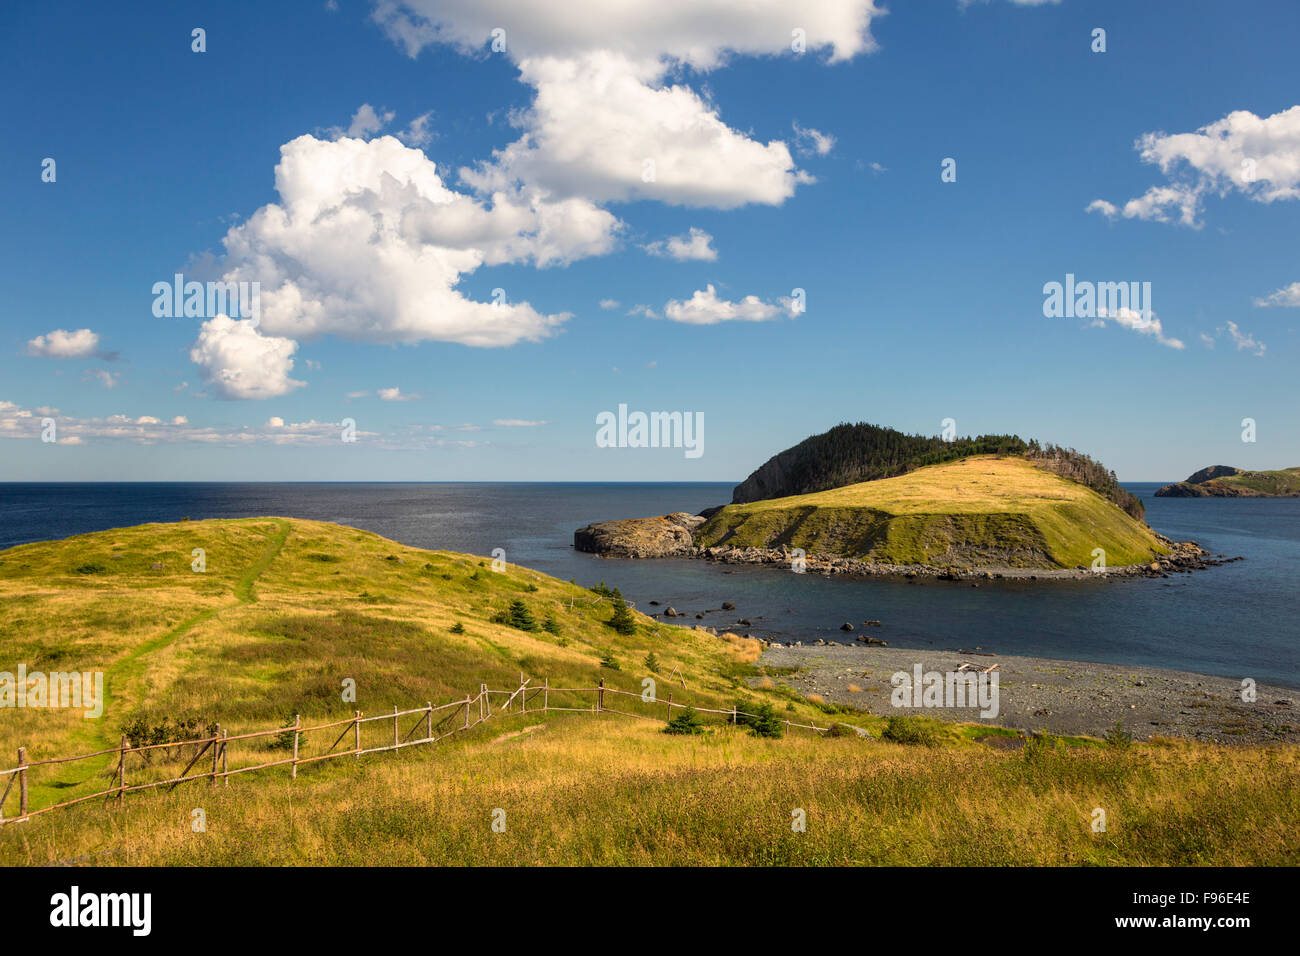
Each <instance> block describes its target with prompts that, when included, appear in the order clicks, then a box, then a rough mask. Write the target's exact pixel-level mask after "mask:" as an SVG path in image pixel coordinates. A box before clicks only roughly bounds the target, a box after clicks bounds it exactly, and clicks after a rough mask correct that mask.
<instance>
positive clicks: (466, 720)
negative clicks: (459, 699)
mask: <svg viewBox="0 0 1300 956" xmlns="http://www.w3.org/2000/svg"><path fill="white" fill-rule="evenodd" d="M465 729H466V730H469V694H466V695H465Z"/></svg>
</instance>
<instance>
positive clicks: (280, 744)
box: [267, 714, 307, 752]
mask: <svg viewBox="0 0 1300 956" xmlns="http://www.w3.org/2000/svg"><path fill="white" fill-rule="evenodd" d="M295 719H296V715H294V714H289V715H288V716H287V717H285V718H283V719H282V720H281V721H280V726H281V727H292V726H293V722H294V720H295ZM267 746H268V747H269V748H270V749H271V750H292V749H293V731H292V730H282V731H280V732H279V733H278V734H276V735H275V736H274V737H272V738H271V742H270V743H269V744H267ZM306 746H307V735H306V734H299V735H298V750H299V752H301V751H302V750H303V749H304V748H305V747H306Z"/></svg>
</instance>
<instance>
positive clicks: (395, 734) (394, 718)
mask: <svg viewBox="0 0 1300 956" xmlns="http://www.w3.org/2000/svg"><path fill="white" fill-rule="evenodd" d="M399 733H400V731H399V730H398V729H397V705H396V704H394V705H393V748H394V749H396V748H397V745H398V744H400V743H401V740H399V739H398V734H399Z"/></svg>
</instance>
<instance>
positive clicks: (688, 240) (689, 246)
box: [642, 226, 718, 262]
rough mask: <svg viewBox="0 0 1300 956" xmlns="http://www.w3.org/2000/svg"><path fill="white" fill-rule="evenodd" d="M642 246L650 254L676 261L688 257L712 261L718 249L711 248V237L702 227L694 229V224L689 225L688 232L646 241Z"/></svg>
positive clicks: (716, 256) (682, 260)
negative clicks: (649, 241)
mask: <svg viewBox="0 0 1300 956" xmlns="http://www.w3.org/2000/svg"><path fill="white" fill-rule="evenodd" d="M642 248H643V249H645V251H646V252H648V253H650V255H652V256H659V257H660V258H664V259H676V260H677V261H678V262H684V261H686V260H688V259H698V260H700V261H702V262H713V261H715V260H716V259H717V258H718V250H717V249H714V248H713V237H712V236H711V235H709V234H708V233H707V232H705V231H704V230H703V229H696V228H695V227H694V226H692V227H691V230H690V232H687V233H684V234H683V235H680V236H669V237H668V238H667V239H658V240H656V241H654V242H651V243H647V244H646V245H645V246H642Z"/></svg>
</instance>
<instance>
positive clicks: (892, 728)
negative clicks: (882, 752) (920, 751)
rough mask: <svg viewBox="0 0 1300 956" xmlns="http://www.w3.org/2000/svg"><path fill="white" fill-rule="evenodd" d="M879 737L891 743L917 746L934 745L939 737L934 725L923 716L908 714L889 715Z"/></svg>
mask: <svg viewBox="0 0 1300 956" xmlns="http://www.w3.org/2000/svg"><path fill="white" fill-rule="evenodd" d="M880 737H881V739H882V740H888V741H890V742H891V743H896V744H909V745H912V746H919V747H934V746H937V745H938V743H939V737H938V735H937V734H936V733H935V731H934V726H933V725H932V724H931V723H930V722H929V721H928V720H926V719H925V718H923V717H916V716H913V715H910V714H899V715H896V716H894V717H890V718H889V723H888V724H887V725H886V726H885V730H884V732H883V733H882V734H881V735H880Z"/></svg>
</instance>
